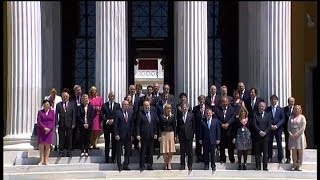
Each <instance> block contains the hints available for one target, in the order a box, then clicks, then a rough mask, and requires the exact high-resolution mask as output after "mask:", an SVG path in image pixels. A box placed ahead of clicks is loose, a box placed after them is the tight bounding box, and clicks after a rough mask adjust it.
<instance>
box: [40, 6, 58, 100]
mask: <svg viewBox="0 0 320 180" xmlns="http://www.w3.org/2000/svg"><path fill="white" fill-rule="evenodd" d="M60 3H61V2H59V1H41V22H42V23H41V26H42V27H41V28H42V47H43V48H42V63H43V64H42V77H43V78H42V95H43V97H42V98H44V96H48V95H50V90H51V89H52V88H56V90H57V91H58V95H61V17H60V14H61V5H60Z"/></svg>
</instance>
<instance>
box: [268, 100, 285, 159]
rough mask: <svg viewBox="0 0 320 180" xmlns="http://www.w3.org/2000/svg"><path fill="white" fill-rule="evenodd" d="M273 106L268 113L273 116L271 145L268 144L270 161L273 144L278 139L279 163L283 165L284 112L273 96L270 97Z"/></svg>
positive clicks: (270, 135) (270, 134)
mask: <svg viewBox="0 0 320 180" xmlns="http://www.w3.org/2000/svg"><path fill="white" fill-rule="evenodd" d="M270 102H271V106H269V107H268V108H267V112H268V113H269V114H271V115H272V116H271V130H270V133H269V144H268V160H269V162H270V163H271V162H272V146H273V145H272V144H273V138H274V137H275V138H276V141H277V148H278V162H279V163H282V159H283V150H282V132H283V125H284V122H285V116H284V111H283V109H282V108H281V107H279V106H278V97H277V96H276V95H275V94H273V95H272V96H271V97H270Z"/></svg>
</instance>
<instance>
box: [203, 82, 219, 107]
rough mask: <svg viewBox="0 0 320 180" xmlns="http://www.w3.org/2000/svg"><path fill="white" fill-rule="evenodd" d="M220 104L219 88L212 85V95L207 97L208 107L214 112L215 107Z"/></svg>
mask: <svg viewBox="0 0 320 180" xmlns="http://www.w3.org/2000/svg"><path fill="white" fill-rule="evenodd" d="M219 102H220V96H218V95H217V87H216V86H215V85H212V86H211V87H210V93H209V95H208V96H207V97H206V101H205V103H206V106H209V107H211V109H212V110H213V111H214V110H215V106H216V105H218V104H219Z"/></svg>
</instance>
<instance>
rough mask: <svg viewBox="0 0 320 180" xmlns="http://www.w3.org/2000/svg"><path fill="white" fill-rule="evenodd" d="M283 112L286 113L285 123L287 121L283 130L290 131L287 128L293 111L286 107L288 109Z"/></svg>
mask: <svg viewBox="0 0 320 180" xmlns="http://www.w3.org/2000/svg"><path fill="white" fill-rule="evenodd" d="M292 108H293V107H292ZM283 111H284V121H285V122H284V125H283V128H284V131H288V128H287V127H288V120H289V118H290V116H291V109H290V108H289V106H286V107H284V109H283Z"/></svg>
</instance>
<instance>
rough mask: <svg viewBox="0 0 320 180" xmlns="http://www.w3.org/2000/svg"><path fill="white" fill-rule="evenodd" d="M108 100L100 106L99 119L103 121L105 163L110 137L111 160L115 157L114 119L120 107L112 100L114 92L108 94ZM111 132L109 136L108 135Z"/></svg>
mask: <svg viewBox="0 0 320 180" xmlns="http://www.w3.org/2000/svg"><path fill="white" fill-rule="evenodd" d="M108 99H109V101H108V102H106V103H104V104H103V105H102V107H101V114H100V119H101V122H102V123H103V133H104V141H105V159H106V163H109V152H110V147H109V144H110V138H111V144H112V145H111V149H112V152H111V162H112V163H114V162H115V158H116V140H115V136H114V119H115V116H116V112H117V110H119V109H120V104H119V103H117V102H114V99H115V95H114V92H110V93H109V94H108ZM110 134H111V136H110Z"/></svg>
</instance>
